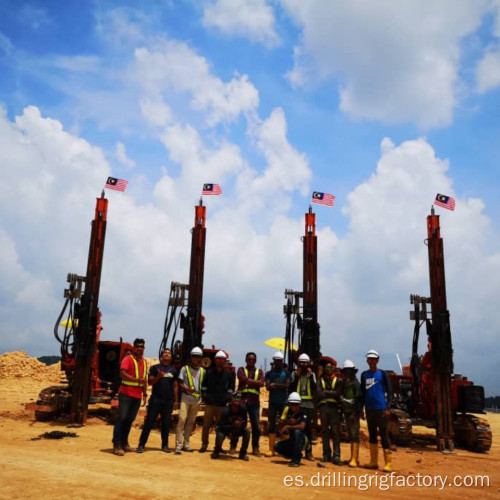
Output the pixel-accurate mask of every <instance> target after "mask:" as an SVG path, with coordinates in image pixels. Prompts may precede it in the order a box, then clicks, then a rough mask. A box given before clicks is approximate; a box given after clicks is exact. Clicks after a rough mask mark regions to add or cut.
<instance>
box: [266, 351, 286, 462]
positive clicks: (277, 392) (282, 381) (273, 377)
mask: <svg viewBox="0 0 500 500" xmlns="http://www.w3.org/2000/svg"><path fill="white" fill-rule="evenodd" d="M284 359H285V357H284V355H283V353H282V352H281V351H277V352H275V353H274V356H273V366H272V369H271V370H269V371H268V372H267V373H266V376H265V382H266V389H267V390H268V392H269V410H268V416H267V418H268V425H269V451H268V452H267V453H266V457H273V456H274V445H275V443H276V419H277V418H278V419H279V418H280V417H281V414H282V413H283V410H284V409H285V406H286V402H287V391H288V385H289V384H290V372H289V371H288V370H285V368H284V367H283V360H284Z"/></svg>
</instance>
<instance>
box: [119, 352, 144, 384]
mask: <svg viewBox="0 0 500 500" xmlns="http://www.w3.org/2000/svg"><path fill="white" fill-rule="evenodd" d="M130 359H132V361H133V362H134V368H135V378H142V379H145V378H146V375H147V372H148V367H147V365H146V360H145V359H143V360H142V368H143V374H142V377H141V376H140V375H139V363H138V362H137V360H136V359H135V358H134V356H130ZM122 384H123V385H130V386H132V387H142V384H141V383H139V382H130V380H122Z"/></svg>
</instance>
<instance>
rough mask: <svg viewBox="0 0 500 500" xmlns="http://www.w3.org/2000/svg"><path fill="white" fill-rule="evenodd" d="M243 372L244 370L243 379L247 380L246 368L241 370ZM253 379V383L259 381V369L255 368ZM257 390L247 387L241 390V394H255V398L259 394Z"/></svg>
mask: <svg viewBox="0 0 500 500" xmlns="http://www.w3.org/2000/svg"><path fill="white" fill-rule="evenodd" d="M243 370H245V377H246V378H248V370H247V369H246V368H243ZM253 379H254V380H255V381H257V380H258V379H259V369H258V368H255V375H254V377H253ZM259 389H260V387H259ZM259 389H254V388H249V387H247V388H245V389H243V390H242V391H241V392H251V393H252V394H257V396H258V395H259V394H260V393H259Z"/></svg>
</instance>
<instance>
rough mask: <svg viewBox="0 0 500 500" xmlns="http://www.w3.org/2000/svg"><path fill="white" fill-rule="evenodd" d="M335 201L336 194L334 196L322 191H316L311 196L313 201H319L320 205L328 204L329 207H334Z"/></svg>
mask: <svg viewBox="0 0 500 500" xmlns="http://www.w3.org/2000/svg"><path fill="white" fill-rule="evenodd" d="M334 201H335V196H333V194H328V193H320V192H319V191H314V193H313V194H312V198H311V202H312V203H318V204H319V205H326V206H327V207H333V202H334Z"/></svg>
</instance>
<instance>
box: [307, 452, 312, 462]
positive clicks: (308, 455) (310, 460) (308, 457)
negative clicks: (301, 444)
mask: <svg viewBox="0 0 500 500" xmlns="http://www.w3.org/2000/svg"><path fill="white" fill-rule="evenodd" d="M306 460H309V462H314V457H313V454H312V452H311V451H310V450H309V451H306Z"/></svg>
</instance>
